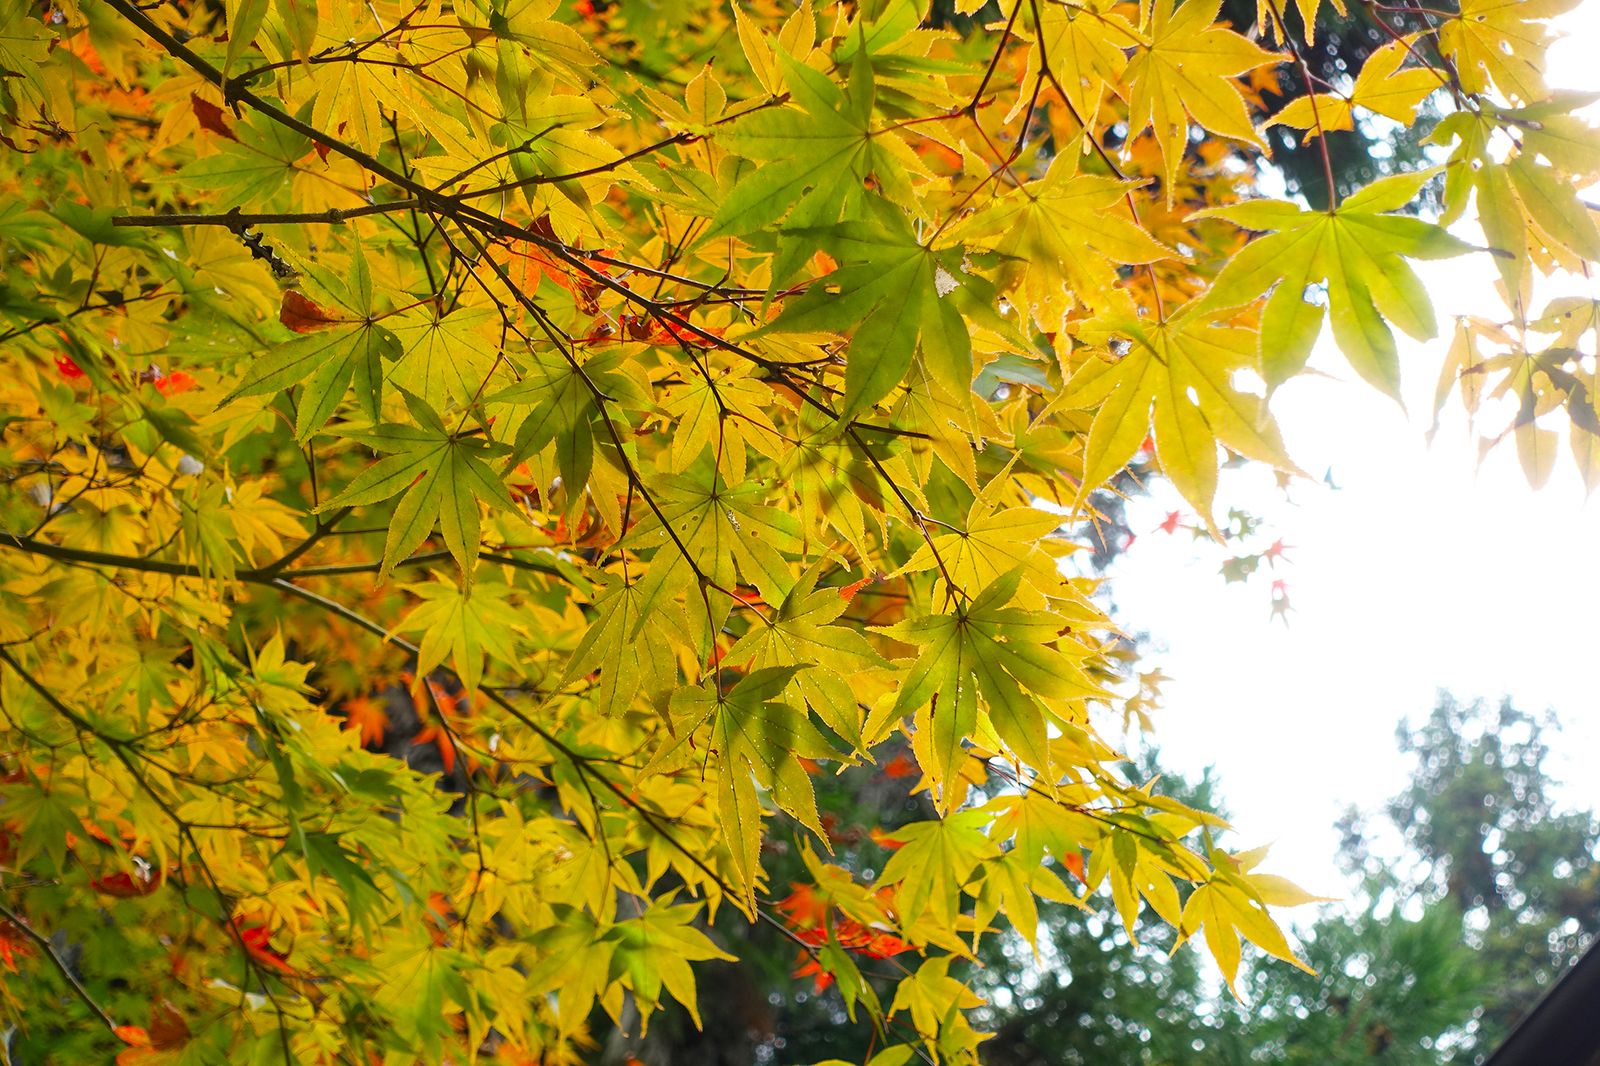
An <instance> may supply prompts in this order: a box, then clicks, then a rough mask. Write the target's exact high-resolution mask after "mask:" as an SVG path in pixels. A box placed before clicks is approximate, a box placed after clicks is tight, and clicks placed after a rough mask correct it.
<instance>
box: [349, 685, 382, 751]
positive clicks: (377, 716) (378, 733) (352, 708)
mask: <svg viewBox="0 0 1600 1066" xmlns="http://www.w3.org/2000/svg"><path fill="white" fill-rule="evenodd" d="M342 707H343V710H344V727H345V728H346V729H351V730H354V731H355V732H356V735H357V736H359V737H360V738H361V743H362V746H363V747H368V748H373V747H378V746H379V745H381V744H382V743H383V735H384V733H385V732H386V731H387V730H388V728H389V712H388V710H386V709H385V708H384V705H383V701H382V700H381V699H379V698H377V697H374V696H356V697H354V698H353V699H348V700H345V701H344V704H343V705H342Z"/></svg>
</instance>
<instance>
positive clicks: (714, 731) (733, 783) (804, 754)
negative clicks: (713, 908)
mask: <svg viewBox="0 0 1600 1066" xmlns="http://www.w3.org/2000/svg"><path fill="white" fill-rule="evenodd" d="M795 671H796V668H795V667H793V666H779V667H769V668H767V669H764V670H754V671H752V672H751V673H749V674H747V675H745V676H744V677H742V678H740V679H739V681H738V683H737V684H735V685H734V686H733V687H732V688H731V689H729V690H728V691H726V692H720V691H718V690H717V679H716V678H715V677H711V678H708V679H707V680H706V682H705V683H704V684H702V685H699V686H696V687H693V688H683V689H679V690H678V691H677V692H675V693H674V694H673V696H672V719H673V728H674V732H676V733H677V741H676V742H675V743H673V744H672V745H670V746H669V747H667V748H665V749H664V750H663V751H662V752H661V754H659V755H657V756H656V758H655V759H653V760H652V763H651V766H652V768H653V767H654V766H656V765H657V764H659V763H660V762H662V761H663V760H664V759H666V758H667V757H668V756H670V755H672V754H674V753H676V752H678V751H679V750H680V749H681V748H682V747H683V746H684V745H685V744H686V743H687V742H688V739H689V735H690V734H691V733H692V732H693V731H694V730H695V729H697V728H698V727H699V726H701V725H703V724H705V723H707V722H709V723H710V727H711V729H710V737H709V739H708V740H707V742H706V743H707V746H708V747H709V749H710V757H711V758H714V759H715V765H716V766H717V770H718V774H717V807H718V811H719V813H720V815H721V819H722V829H723V832H724V833H725V834H726V835H727V845H728V849H729V852H730V854H731V856H732V858H733V868H734V871H735V873H736V874H737V876H738V879H739V887H740V888H742V889H743V890H744V892H745V893H746V895H747V897H749V899H750V900H751V901H752V902H753V899H754V895H753V894H754V891H755V883H756V880H757V878H758V877H759V876H760V873H761V856H760V852H761V802H760V799H759V797H758V796H757V795H756V785H757V784H760V785H761V786H762V787H763V788H766V789H768V790H770V792H771V794H772V799H773V802H775V803H776V804H777V805H778V807H779V809H780V810H783V811H785V812H787V813H788V814H790V815H792V816H794V817H795V818H796V819H798V820H799V821H800V823H801V824H802V825H804V826H805V827H806V828H808V829H810V830H811V831H812V832H813V833H816V834H817V836H818V837H819V838H823V832H822V823H821V822H820V820H819V819H818V817H817V803H816V796H815V794H814V793H813V791H812V788H811V779H810V777H809V776H808V774H807V773H806V768H805V766H804V765H803V764H802V763H801V762H800V759H802V758H805V759H826V758H832V757H834V756H835V755H836V754H837V753H836V752H835V751H834V750H833V748H832V747H831V746H830V745H829V744H828V742H827V741H826V740H824V739H823V737H822V734H821V733H819V732H818V731H817V728H816V726H814V725H812V724H811V720H810V719H809V718H808V717H807V716H806V713H805V712H804V711H802V710H797V709H796V708H795V707H794V706H792V705H791V704H789V703H787V702H785V701H784V699H783V695H784V692H785V690H787V689H788V687H789V682H790V680H791V679H792V678H793V676H794V674H795ZM646 772H649V770H648V769H647V771H646ZM824 839H825V838H824Z"/></svg>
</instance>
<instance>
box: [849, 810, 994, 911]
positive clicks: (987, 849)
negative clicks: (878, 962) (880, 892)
mask: <svg viewBox="0 0 1600 1066" xmlns="http://www.w3.org/2000/svg"><path fill="white" fill-rule="evenodd" d="M991 820H992V816H991V815H990V813H989V812H988V811H986V810H982V809H977V810H969V811H957V812H956V813H955V814H952V815H949V816H947V817H944V818H936V819H933V820H931V821H927V822H915V823H913V824H911V825H905V826H901V827H900V828H899V829H896V830H895V832H894V838H895V840H897V841H898V842H899V844H900V847H899V848H897V849H896V850H895V852H894V854H893V855H891V856H889V861H888V862H887V863H885V864H884V867H883V873H882V874H881V875H879V877H878V884H879V885H899V886H900V888H899V889H898V890H897V891H896V892H895V909H896V910H897V911H898V912H899V913H900V917H901V920H902V921H903V922H906V923H910V922H915V921H916V920H917V919H918V918H921V917H922V916H923V914H924V912H931V917H932V920H933V921H934V922H935V923H936V924H938V925H939V926H941V927H943V928H946V929H954V928H955V925H956V919H957V917H958V916H959V915H960V913H961V889H962V887H963V886H964V885H966V883H967V882H968V881H970V880H971V879H972V875H973V873H974V872H976V870H977V869H978V866H979V865H980V864H982V863H983V862H985V861H988V860H990V859H998V858H999V857H1000V847H999V845H998V844H996V843H995V842H994V841H993V840H992V839H990V837H989V835H988V833H986V832H985V830H986V829H987V827H988V825H989V822H990V821H991Z"/></svg>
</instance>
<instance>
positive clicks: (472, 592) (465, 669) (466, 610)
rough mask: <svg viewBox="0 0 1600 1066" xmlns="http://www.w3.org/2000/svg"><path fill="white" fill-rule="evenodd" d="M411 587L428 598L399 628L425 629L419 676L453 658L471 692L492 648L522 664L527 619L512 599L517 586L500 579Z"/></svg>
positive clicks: (404, 630) (507, 659)
mask: <svg viewBox="0 0 1600 1066" xmlns="http://www.w3.org/2000/svg"><path fill="white" fill-rule="evenodd" d="M405 588H406V591H407V592H412V593H415V594H416V595H417V596H418V597H420V598H421V600H422V603H420V604H419V605H418V606H417V607H416V609H415V610H413V611H412V612H411V613H410V614H409V615H407V616H406V618H405V621H403V622H401V623H400V625H399V626H398V627H397V629H398V631H399V632H401V633H418V632H420V633H421V634H422V643H421V645H420V647H419V651H418V654H417V674H418V676H423V675H426V674H428V673H429V672H431V671H432V670H433V668H434V667H436V666H438V665H439V664H440V663H442V662H444V661H445V659H446V658H447V657H448V658H449V659H450V661H451V664H452V666H453V668H454V670H455V672H456V676H458V677H459V678H461V683H462V684H463V685H465V686H466V687H467V691H468V692H475V691H477V688H478V681H479V679H480V678H482V676H483V657H484V655H485V654H486V653H487V654H488V655H490V656H492V657H494V658H495V659H497V660H499V661H500V662H501V663H504V664H507V665H515V664H516V661H517V652H516V644H515V636H516V632H517V630H518V628H520V627H521V625H522V624H523V621H524V619H523V616H522V615H521V614H519V613H518V611H517V609H516V608H514V607H512V606H511V605H510V604H509V603H507V602H506V596H507V594H508V593H509V592H510V591H511V590H510V589H509V588H507V587H506V586H505V585H502V584H500V583H498V582H494V581H480V582H466V581H463V582H462V583H461V584H459V585H458V584H456V583H455V582H453V581H449V580H442V579H438V580H434V581H430V582H427V583H426V584H415V585H407V586H405Z"/></svg>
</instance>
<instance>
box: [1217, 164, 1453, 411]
mask: <svg viewBox="0 0 1600 1066" xmlns="http://www.w3.org/2000/svg"><path fill="white" fill-rule="evenodd" d="M1431 176H1432V172H1429V171H1423V172H1421V173H1417V174H1400V175H1395V176H1393V177H1389V178H1384V179H1382V180H1380V181H1376V182H1373V183H1372V184H1371V185H1369V186H1367V187H1366V188H1365V189H1362V190H1361V191H1360V192H1357V193H1355V194H1353V195H1351V196H1348V197H1346V198H1345V200H1344V202H1343V203H1341V204H1339V206H1338V207H1337V208H1335V209H1333V210H1331V211H1302V210H1300V209H1299V208H1297V207H1295V206H1294V205H1292V204H1288V203H1283V202H1281V201H1270V200H1257V201H1251V202H1248V203H1243V204H1238V205H1235V206H1232V207H1218V208H1209V209H1206V210H1204V211H1200V212H1197V214H1196V216H1195V217H1214V218H1225V219H1227V220H1229V221H1231V222H1234V223H1236V224H1237V225H1240V226H1244V227H1246V228H1249V229H1260V230H1271V231H1274V232H1273V233H1272V234H1271V236H1267V237H1260V238H1257V239H1256V240H1254V241H1252V242H1250V244H1249V245H1247V246H1246V247H1245V249H1244V251H1242V252H1241V253H1239V254H1238V255H1237V256H1235V257H1234V258H1233V259H1232V260H1230V261H1229V262H1228V264H1227V265H1226V266H1225V267H1223V269H1222V272H1221V273H1219V274H1218V275H1217V278H1216V281H1215V282H1214V283H1213V285H1212V287H1211V289H1210V291H1209V292H1207V293H1206V295H1205V297H1204V298H1203V300H1202V302H1201V306H1202V307H1205V308H1227V307H1236V306H1238V305H1240V304H1243V303H1247V302H1249V301H1250V300H1253V299H1255V298H1256V297H1257V296H1260V295H1261V294H1262V293H1263V292H1265V291H1267V289H1269V288H1272V289H1273V292H1272V296H1271V297H1270V298H1269V299H1268V300H1267V306H1266V308H1265V310H1264V311H1263V312H1262V317H1261V374H1262V376H1263V377H1264V378H1266V381H1267V385H1268V387H1269V388H1275V387H1277V386H1278V385H1281V384H1282V383H1283V382H1285V381H1287V380H1289V378H1291V377H1293V376H1294V375H1295V374H1297V373H1299V372H1300V370H1301V369H1302V368H1303V367H1304V366H1305V363H1306V359H1307V357H1308V356H1309V355H1310V353H1311V346H1312V344H1313V343H1314V342H1315V341H1316V339H1317V335H1318V333H1319V332H1320V330H1321V326H1322V319H1323V311H1324V309H1323V306H1322V305H1321V304H1314V303H1311V302H1309V301H1307V299H1306V298H1305V294H1306V292H1307V290H1308V289H1310V288H1311V287H1312V286H1313V285H1318V284H1321V283H1323V282H1326V284H1327V314H1328V317H1329V318H1330V319H1331V320H1332V322H1333V336H1334V339H1335V340H1336V341H1338V342H1339V348H1340V350H1341V351H1343V352H1344V355H1345V358H1346V359H1348V360H1349V361H1350V365H1351V366H1352V367H1354V368H1355V370H1356V372H1357V373H1358V374H1360V375H1361V376H1362V377H1364V378H1366V379H1367V380H1368V381H1370V382H1371V383H1372V384H1373V385H1376V386H1377V387H1378V388H1380V389H1382V390H1383V391H1384V392H1387V393H1388V394H1389V395H1391V396H1393V397H1395V398H1396V399H1398V398H1399V395H1400V364H1399V354H1398V350H1397V349H1396V347H1395V342H1394V335H1393V334H1392V333H1391V332H1390V331H1389V327H1388V325H1387V323H1386V322H1385V319H1388V320H1389V321H1392V322H1394V323H1395V324H1396V325H1398V326H1399V327H1400V328H1401V329H1403V330H1405V331H1406V333H1408V334H1410V335H1411V336H1413V337H1417V338H1418V339H1426V338H1429V337H1432V336H1433V335H1434V333H1435V330H1436V326H1435V323H1434V316H1433V304H1432V303H1431V302H1430V301H1429V299H1428V294H1427V292H1426V291H1425V290H1424V288H1423V285H1422V281H1421V279H1420V278H1418V277H1417V275H1416V272H1415V271H1413V270H1412V269H1411V267H1410V266H1409V265H1408V264H1407V263H1406V261H1405V260H1406V258H1412V259H1443V258H1448V257H1450V256H1455V255H1460V254H1462V253H1463V252H1467V251H1470V250H1471V246H1470V245H1468V244H1466V243H1465V242H1464V241H1461V240H1459V239H1458V238H1456V237H1452V236H1451V235H1450V234H1449V233H1446V232H1445V231H1444V230H1443V229H1441V228H1440V227H1438V226H1436V225H1433V224H1432V223H1428V222H1424V221H1422V220H1421V219H1417V218H1409V217H1406V216H1402V215H1393V214H1386V213H1385V212H1389V211H1394V210H1397V209H1398V208H1401V207H1404V206H1405V205H1406V204H1408V203H1410V202H1411V200H1412V199H1414V198H1415V196H1416V194H1417V192H1418V190H1419V189H1421V187H1422V185H1423V183H1425V182H1426V181H1427V180H1428V179H1429V178H1430V177H1431ZM1274 286H1276V287H1275V288H1274Z"/></svg>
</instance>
